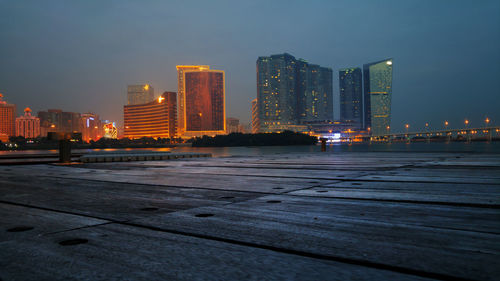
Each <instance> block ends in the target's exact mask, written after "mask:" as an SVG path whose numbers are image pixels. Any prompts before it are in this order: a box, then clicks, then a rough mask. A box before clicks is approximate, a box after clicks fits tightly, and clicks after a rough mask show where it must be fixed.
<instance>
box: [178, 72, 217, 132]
mask: <svg viewBox="0 0 500 281" xmlns="http://www.w3.org/2000/svg"><path fill="white" fill-rule="evenodd" d="M183 84H184V85H183V91H184V107H183V110H184V114H182V115H183V119H184V125H183V128H184V133H183V134H182V135H183V136H184V137H186V138H189V137H200V136H203V135H209V136H214V135H220V134H225V133H226V106H225V74H224V71H222V70H209V69H205V68H202V69H198V70H184V71H183Z"/></svg>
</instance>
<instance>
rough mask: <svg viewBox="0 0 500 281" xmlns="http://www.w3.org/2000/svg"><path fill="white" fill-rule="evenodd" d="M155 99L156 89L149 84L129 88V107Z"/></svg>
mask: <svg viewBox="0 0 500 281" xmlns="http://www.w3.org/2000/svg"><path fill="white" fill-rule="evenodd" d="M154 99H155V94H154V89H153V87H151V85H149V84H141V85H129V86H127V101H128V103H127V104H128V105H134V104H144V103H148V102H152V101H153V100H154Z"/></svg>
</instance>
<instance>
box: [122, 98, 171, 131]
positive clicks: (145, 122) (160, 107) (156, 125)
mask: <svg viewBox="0 0 500 281" xmlns="http://www.w3.org/2000/svg"><path fill="white" fill-rule="evenodd" d="M176 100H177V93H176V92H164V93H163V94H162V95H161V96H160V97H158V99H156V100H154V101H152V102H149V103H145V104H134V105H125V106H124V107H123V115H124V118H123V119H124V125H125V127H124V137H127V138H132V139H135V138H142V137H153V138H174V137H176V136H177V103H176Z"/></svg>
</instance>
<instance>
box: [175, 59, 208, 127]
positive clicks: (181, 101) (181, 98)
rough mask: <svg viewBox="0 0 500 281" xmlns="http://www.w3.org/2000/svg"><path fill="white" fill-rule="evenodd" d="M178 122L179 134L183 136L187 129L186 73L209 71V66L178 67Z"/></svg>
mask: <svg viewBox="0 0 500 281" xmlns="http://www.w3.org/2000/svg"><path fill="white" fill-rule="evenodd" d="M176 68H177V121H178V133H179V134H183V133H184V131H185V129H186V127H185V114H186V111H185V109H184V108H185V105H186V103H185V96H186V93H185V91H184V80H185V77H184V73H185V72H186V71H202V70H209V69H210V67H209V66H208V65H177V67H176Z"/></svg>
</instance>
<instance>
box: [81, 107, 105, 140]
mask: <svg viewBox="0 0 500 281" xmlns="http://www.w3.org/2000/svg"><path fill="white" fill-rule="evenodd" d="M80 124H81V126H80V127H81V132H82V140H83V141H84V142H90V141H98V140H99V139H101V138H102V137H103V136H104V128H103V124H102V122H101V120H100V119H99V115H97V114H94V113H91V112H88V113H82V114H81V118H80Z"/></svg>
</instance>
